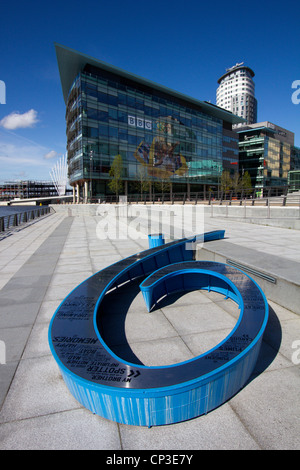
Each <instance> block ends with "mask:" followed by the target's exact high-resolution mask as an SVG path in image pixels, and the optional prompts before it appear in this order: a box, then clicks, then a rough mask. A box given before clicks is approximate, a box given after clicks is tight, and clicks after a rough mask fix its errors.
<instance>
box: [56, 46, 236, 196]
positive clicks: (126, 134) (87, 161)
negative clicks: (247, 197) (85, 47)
mask: <svg viewBox="0 0 300 470" xmlns="http://www.w3.org/2000/svg"><path fill="white" fill-rule="evenodd" d="M56 55H57V61H58V68H59V72H60V78H61V84H62V91H63V97H64V100H65V104H66V128H67V131H66V133H67V150H68V174H69V182H70V184H71V185H72V186H73V188H74V192H75V188H76V194H77V198H78V200H79V198H82V199H83V200H84V201H87V200H88V199H91V198H99V197H101V196H103V195H107V194H111V193H112V190H111V188H110V186H109V182H110V180H111V178H110V175H109V171H110V169H111V166H112V163H113V162H114V160H115V158H116V157H117V156H118V161H120V158H119V156H121V157H122V160H121V161H122V180H123V183H124V193H125V194H132V193H139V192H140V189H139V188H140V186H141V185H140V182H141V180H146V181H147V182H150V183H151V184H152V183H155V182H158V183H159V182H162V181H167V182H168V183H170V186H171V188H172V190H173V191H174V192H186V191H187V193H188V192H189V191H206V189H207V190H208V189H209V187H210V186H217V185H218V184H219V181H220V175H221V173H222V170H223V167H226V165H230V162H231V161H237V160H238V135H237V134H236V133H235V132H233V131H232V125H233V124H238V123H240V122H244V121H243V119H241V118H239V117H238V116H235V115H233V114H232V113H231V112H228V111H226V110H225V109H221V108H219V107H217V106H216V105H213V104H211V103H208V102H206V101H199V100H197V99H195V98H192V97H190V96H187V95H183V94H182V93H179V92H177V91H174V90H171V89H169V88H167V87H165V86H162V85H159V84H157V83H154V82H152V81H150V80H147V79H145V78H142V77H138V76H136V75H134V74H131V73H129V72H126V71H124V70H121V69H119V68H117V67H114V66H112V65H109V64H107V63H104V62H102V61H100V60H97V59H94V58H92V57H89V56H87V55H85V54H82V53H79V52H77V51H74V50H72V49H69V48H66V47H64V46H60V45H58V44H56ZM116 161H117V160H116ZM124 193H123V194H124Z"/></svg>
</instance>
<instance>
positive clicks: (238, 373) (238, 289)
mask: <svg viewBox="0 0 300 470" xmlns="http://www.w3.org/2000/svg"><path fill="white" fill-rule="evenodd" d="M223 237H224V231H216V232H209V233H207V234H204V235H202V236H199V237H194V238H190V239H182V240H179V241H174V242H170V243H168V244H166V245H162V246H159V247H155V248H152V249H149V250H146V251H144V252H142V253H138V254H136V255H133V256H130V257H129V258H126V259H124V260H121V261H119V262H118V263H115V264H113V265H111V266H109V267H107V268H105V269H104V270H102V271H100V272H98V273H96V274H95V275H93V276H92V277H90V278H88V279H87V280H86V281H84V282H83V283H82V284H80V285H79V286H78V287H76V288H75V289H74V290H73V291H72V292H71V293H70V294H69V295H68V296H67V297H66V299H65V300H64V301H63V302H62V303H61V305H60V306H59V308H58V309H57V311H56V312H55V314H54V316H53V318H52V320H51V323H50V327H49V344H50V348H51V352H52V354H53V356H54V358H55V360H56V361H57V363H58V365H59V368H60V371H61V374H62V376H63V379H64V380H65V383H66V385H67V386H68V388H69V390H70V392H71V393H72V394H73V395H74V397H75V398H76V399H77V400H78V401H79V402H80V403H81V404H82V405H83V406H85V407H86V408H88V409H89V410H91V411H92V412H93V413H96V414H98V415H100V416H103V417H104V418H107V419H110V420H113V421H117V422H120V423H125V424H133V425H141V426H148V427H150V426H153V425H162V424H170V423H175V422H179V421H184V420H187V419H190V418H193V417H196V416H200V415H201V414H204V413H207V412H208V411H210V410H212V409H214V408H216V407H217V406H219V405H220V404H222V403H223V402H224V401H226V400H227V399H228V398H230V397H231V396H232V395H234V394H235V393H236V392H237V391H238V390H239V389H240V388H242V387H243V385H244V384H245V382H246V381H247V379H248V378H249V376H250V374H251V372H252V370H253V368H254V365H255V363H256V359H257V355H258V352H259V348H260V344H261V340H262V335H263V332H264V329H265V326H266V322H267V317H268V307H267V301H266V299H265V296H264V294H263V293H262V291H261V290H260V288H259V287H258V286H257V284H256V283H255V282H254V281H252V280H251V279H250V278H249V276H247V275H246V274H244V273H242V272H241V271H239V270H237V269H236V268H233V267H230V266H227V265H222V264H220V263H210V262H198V261H194V251H193V250H192V249H186V246H185V245H186V244H187V243H188V244H190V243H193V242H197V240H199V239H201V240H204V241H207V240H213V239H218V238H223ZM201 263H202V264H201ZM178 269H179V270H181V271H182V270H184V274H182V273H181V274H176V272H177V271H178ZM190 270H192V272H191V271H190ZM190 274H191V276H192V278H191V279H194V276H195V274H196V276H195V279H196V278H197V280H196V281H195V280H191V282H190V281H189V283H188V284H189V285H188V288H189V289H191V288H196V289H198V288H209V289H211V290H218V289H219V290H218V291H219V292H223V293H224V294H225V295H228V296H229V297H231V298H232V299H234V300H235V301H236V302H237V303H238V304H239V306H240V308H241V314H240V317H239V320H238V322H237V325H236V327H235V328H234V329H233V331H232V333H231V335H229V337H228V338H227V339H225V340H224V341H223V342H222V343H220V344H219V345H217V346H216V347H215V348H214V349H212V350H211V351H208V352H207V353H205V354H203V355H201V356H198V357H196V358H194V359H192V360H189V361H185V362H182V363H179V364H175V365H171V366H163V367H146V366H142V365H136V364H132V363H129V362H126V361H124V360H122V359H121V358H119V357H118V356H116V355H115V354H114V353H113V351H111V350H110V349H109V348H108V346H107V345H106V344H105V342H104V341H103V339H102V337H101V334H100V331H99V328H98V324H99V323H98V322H99V316H100V315H101V303H102V301H103V298H104V296H105V294H106V293H108V292H109V291H111V290H112V289H115V288H117V287H118V286H120V285H121V284H124V283H126V282H130V281H132V280H134V279H138V278H140V277H143V278H145V277H146V276H149V275H150V276H149V277H148V278H146V279H145V281H144V283H142V289H144V290H145V289H147V288H148V287H149V286H151V285H152V287H151V289H152V293H154V294H155V295H156V294H157V293H158V290H159V285H167V286H168V285H169V283H168V282H169V281H168V279H169V280H170V279H172V277H173V278H174V279H176V289H177V290H180V289H181V287H183V289H185V287H184V285H183V284H182V285H181V286H180V282H181V277H182V276H183V277H185V278H186V279H187V277H189V276H190ZM151 275H152V277H151ZM166 276H167V277H166ZM174 279H173V280H174ZM155 280H156V281H158V282H157V283H156V284H155V283H154V284H155V285H153V281H155ZM177 281H178V282H177ZM206 281H207V282H206ZM171 284H172V282H171ZM174 286H175V285H173V287H174ZM174 289H175V287H174ZM174 289H173V291H174ZM170 292H172V289H169V288H168V289H167V291H165V293H164V294H163V295H165V294H166V293H170ZM152 298H153V299H154V298H156V297H153V296H152ZM151 302H152V301H151ZM151 302H150V303H149V305H150V304H151ZM152 303H153V302H152ZM150 308H151V307H150Z"/></svg>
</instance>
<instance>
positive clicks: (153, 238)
mask: <svg viewBox="0 0 300 470" xmlns="http://www.w3.org/2000/svg"><path fill="white" fill-rule="evenodd" d="M148 241H149V248H154V247H155V246H161V245H164V244H165V239H164V236H163V234H162V233H154V234H150V235H148Z"/></svg>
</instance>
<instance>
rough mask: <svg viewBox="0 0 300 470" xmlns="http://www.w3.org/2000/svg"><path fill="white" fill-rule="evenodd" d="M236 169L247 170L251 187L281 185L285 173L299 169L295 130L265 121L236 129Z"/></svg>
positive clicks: (285, 185) (285, 179) (259, 187)
mask: <svg viewBox="0 0 300 470" xmlns="http://www.w3.org/2000/svg"><path fill="white" fill-rule="evenodd" d="M238 135H239V140H240V141H239V169H240V172H244V171H248V172H249V174H250V176H251V183H252V186H253V187H254V188H257V189H258V190H263V189H265V188H268V187H271V186H272V187H279V188H282V190H283V189H284V188H286V187H287V185H288V173H289V171H291V170H294V169H297V167H298V168H299V169H300V149H298V148H297V147H295V146H294V133H293V132H291V131H288V130H287V129H284V128H282V127H280V126H277V125H275V124H273V123H271V122H268V121H265V122H260V123H255V124H250V125H248V126H245V127H243V128H241V129H238Z"/></svg>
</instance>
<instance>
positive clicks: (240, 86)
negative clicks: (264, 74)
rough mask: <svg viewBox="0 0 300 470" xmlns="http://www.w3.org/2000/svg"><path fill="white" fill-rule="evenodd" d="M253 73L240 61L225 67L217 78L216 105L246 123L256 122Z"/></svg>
mask: <svg viewBox="0 0 300 470" xmlns="http://www.w3.org/2000/svg"><path fill="white" fill-rule="evenodd" d="M254 75H255V74H254V72H253V70H252V69H250V67H246V66H245V65H244V62H241V63H239V64H236V65H234V66H233V67H230V68H229V69H227V70H226V73H225V74H224V75H222V76H221V77H220V78H219V80H218V83H219V87H218V89H217V106H220V108H224V109H226V110H227V111H231V112H232V113H233V114H236V115H237V116H240V117H242V118H244V119H246V124H254V123H256V122H257V100H256V98H255V84H254V81H253V80H252V79H253V77H254ZM240 125H243V124H238V126H240Z"/></svg>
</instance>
